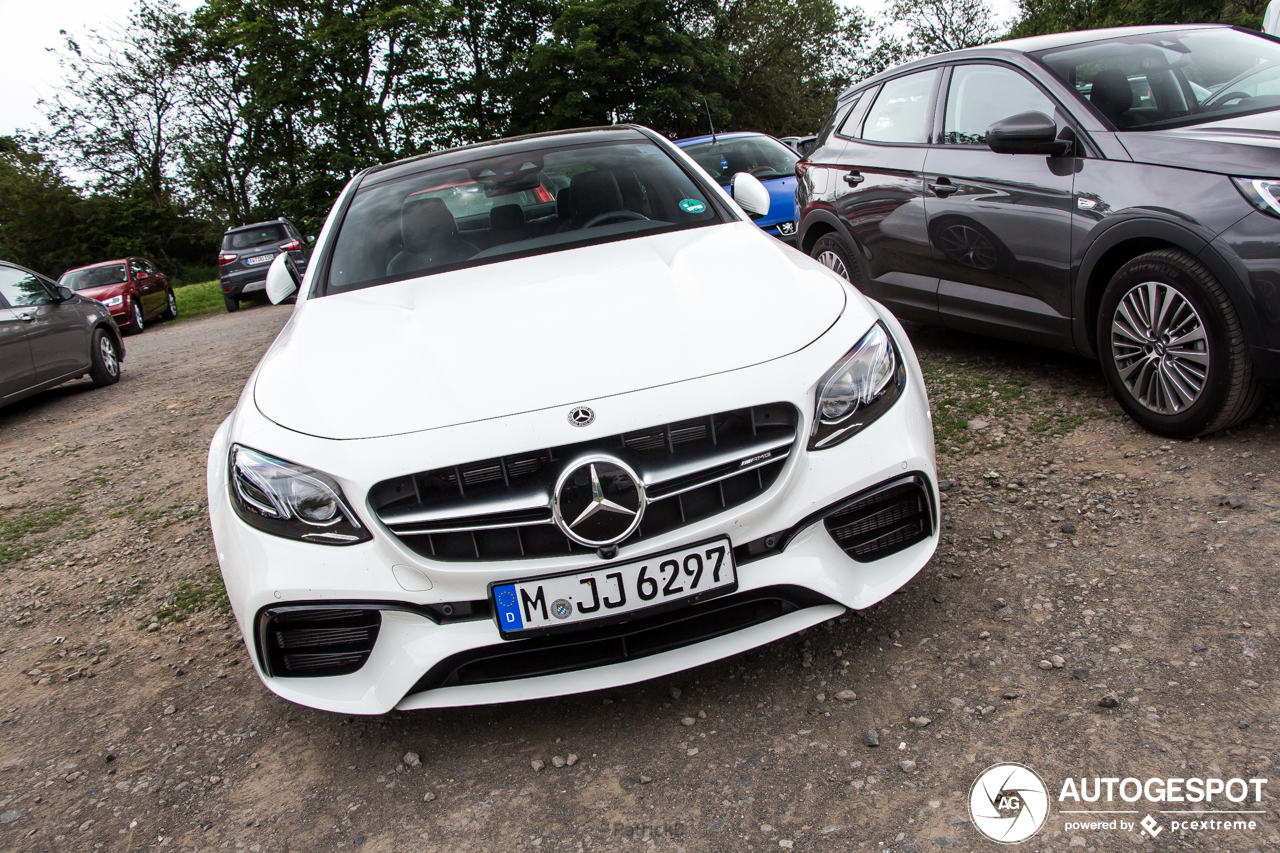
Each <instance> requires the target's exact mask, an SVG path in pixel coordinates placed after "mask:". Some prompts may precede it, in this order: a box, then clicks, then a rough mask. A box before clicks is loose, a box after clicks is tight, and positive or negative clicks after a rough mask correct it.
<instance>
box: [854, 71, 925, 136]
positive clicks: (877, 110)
mask: <svg viewBox="0 0 1280 853" xmlns="http://www.w3.org/2000/svg"><path fill="white" fill-rule="evenodd" d="M937 78H938V69H936V68H931V69H929V70H928V71H918V72H916V73H915V74H908V75H906V76H905V77H899V78H897V79H896V80H890V81H889V82H887V83H885V84H884V85H883V86H881V87H880V94H879V95H878V96H877V97H876V102H875V103H874V104H872V105H871V109H870V110H869V111H868V112H867V120H866V122H865V123H864V124H863V126H862V138H863V139H865V140H867V141H869V142H908V143H910V142H925V141H926V140H925V133H926V131H927V129H928V125H929V96H930V95H931V94H932V93H933V83H934V81H935V80H936V79H937Z"/></svg>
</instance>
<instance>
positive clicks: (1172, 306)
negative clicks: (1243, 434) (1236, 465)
mask: <svg viewBox="0 0 1280 853" xmlns="http://www.w3.org/2000/svg"><path fill="white" fill-rule="evenodd" d="M1098 355H1099V358H1100V359H1101V360H1102V370H1103V372H1104V373H1105V374H1106V377H1107V382H1108V383H1109V384H1110V385H1111V390H1112V391H1113V392H1114V393H1115V395H1116V399H1117V401H1118V402H1119V403H1120V406H1121V407H1122V408H1123V409H1124V410H1125V411H1126V412H1128V414H1129V416H1130V417H1131V418H1133V419H1134V420H1135V421H1137V422H1138V423H1139V424H1141V425H1142V426H1143V427H1145V428H1146V429H1148V430H1150V431H1151V432H1154V433H1158V434H1160V435H1167V436H1170V437H1172V438H1191V437H1192V436H1197V435H1205V434H1207V433H1212V432H1217V431H1218V430H1222V429H1227V428H1228V427H1231V426H1234V425H1236V424H1237V423H1239V422H1240V421H1242V420H1244V419H1245V418H1247V417H1249V415H1251V414H1253V412H1254V411H1255V410H1256V409H1257V408H1258V405H1259V404H1260V403H1261V402H1262V397H1263V385H1262V383H1261V382H1259V381H1258V380H1257V379H1256V378H1255V377H1254V375H1253V362H1252V361H1251V360H1250V357H1249V346H1248V344H1247V343H1246V342H1245V338H1244V331H1243V330H1242V329H1241V327H1240V316H1239V314H1237V313H1236V309H1235V306H1234V305H1232V303H1231V298H1230V297H1229V296H1228V295H1227V292H1226V290H1224V289H1223V287H1222V285H1221V284H1220V283H1219V282H1218V280H1217V279H1216V278H1214V277H1213V274H1212V273H1210V272H1209V270H1208V268H1207V267H1205V266H1204V264H1202V263H1200V262H1199V261H1197V260H1196V259H1195V258H1193V257H1192V256H1191V255H1189V254H1187V253H1186V252H1182V251H1179V250H1177V249H1161V250H1159V251H1156V252H1148V253H1146V254H1144V255H1139V256H1138V257H1136V258H1134V259H1133V260H1131V261H1129V262H1128V263H1126V264H1125V265H1124V266H1122V267H1120V269H1119V270H1118V271H1117V272H1116V274H1115V275H1114V276H1112V278H1111V282H1110V283H1109V284H1108V285H1107V289H1106V291H1104V293H1103V294H1102V306H1101V308H1100V310H1099V313H1098Z"/></svg>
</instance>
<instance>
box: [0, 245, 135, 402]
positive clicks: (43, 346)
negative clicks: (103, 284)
mask: <svg viewBox="0 0 1280 853" xmlns="http://www.w3.org/2000/svg"><path fill="white" fill-rule="evenodd" d="M123 360H124V342H123V341H121V339H120V330H119V329H117V328H116V324H115V321H114V320H112V319H111V312H110V311H108V310H107V309H106V308H105V307H104V306H103V305H102V304H101V303H99V302H97V301H95V300H93V299H89V298H88V297H85V296H78V295H77V294H76V293H75V291H73V290H71V289H70V288H67V287H60V286H59V285H57V284H55V283H53V282H52V281H50V280H49V279H47V278H45V277H44V276H42V275H40V274H39V273H34V272H32V271H31V270H29V269H24V268H23V267H20V266H17V265H16V264H10V263H5V262H3V261H0V406H7V405H8V404H10V403H13V402H15V401H17V400H21V399H22V398H24V397H29V396H31V395H32V394H35V393H37V392H39V391H43V390H45V389H46V388H52V387H53V386H54V385H58V384H60V383H62V382H66V381H67V380H69V379H79V378H80V377H81V376H85V375H88V376H89V378H90V379H92V380H93V384H94V385H95V386H97V387H99V388H101V387H102V386H103V385H111V384H114V383H116V382H119V381H120V362H121V361H123Z"/></svg>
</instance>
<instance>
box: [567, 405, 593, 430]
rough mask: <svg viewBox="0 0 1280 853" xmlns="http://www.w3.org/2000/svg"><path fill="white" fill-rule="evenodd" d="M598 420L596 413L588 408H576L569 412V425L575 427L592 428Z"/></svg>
mask: <svg viewBox="0 0 1280 853" xmlns="http://www.w3.org/2000/svg"><path fill="white" fill-rule="evenodd" d="M595 419H596V413H595V412H593V411H591V409H589V408H588V407H586V406H576V407H575V408H573V409H571V410H570V411H569V423H571V424H573V425H574V426H590V425H591V424H592V422H593V421H595Z"/></svg>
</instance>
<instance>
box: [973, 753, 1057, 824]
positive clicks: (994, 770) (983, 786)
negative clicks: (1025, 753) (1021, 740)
mask: <svg viewBox="0 0 1280 853" xmlns="http://www.w3.org/2000/svg"><path fill="white" fill-rule="evenodd" d="M1048 817H1049V789H1048V788H1046V787H1045V784H1044V780H1043V779H1041V778H1040V776H1039V774H1037V773H1036V772H1035V771H1034V770H1032V769H1031V768H1030V767H1026V766H1024V765H1021V764H993V765H991V766H990V767H988V768H987V769H986V770H983V771H982V773H981V774H980V775H979V776H978V778H977V779H976V780H975V781H974V783H973V787H972V788H970V789H969V818H970V819H971V820H972V821H973V825H974V826H975V827H976V828H977V830H978V831H979V832H981V833H982V834H983V835H985V836H986V837H987V838H989V839H991V840H992V841H996V842H999V843H1000V844H1017V843H1018V842H1020V841H1026V840H1027V839H1028V838H1030V837H1031V836H1033V835H1035V834H1036V833H1037V832H1039V831H1040V829H1041V828H1042V827H1043V826H1044V822H1045V820H1046V819H1047V818H1048Z"/></svg>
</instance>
